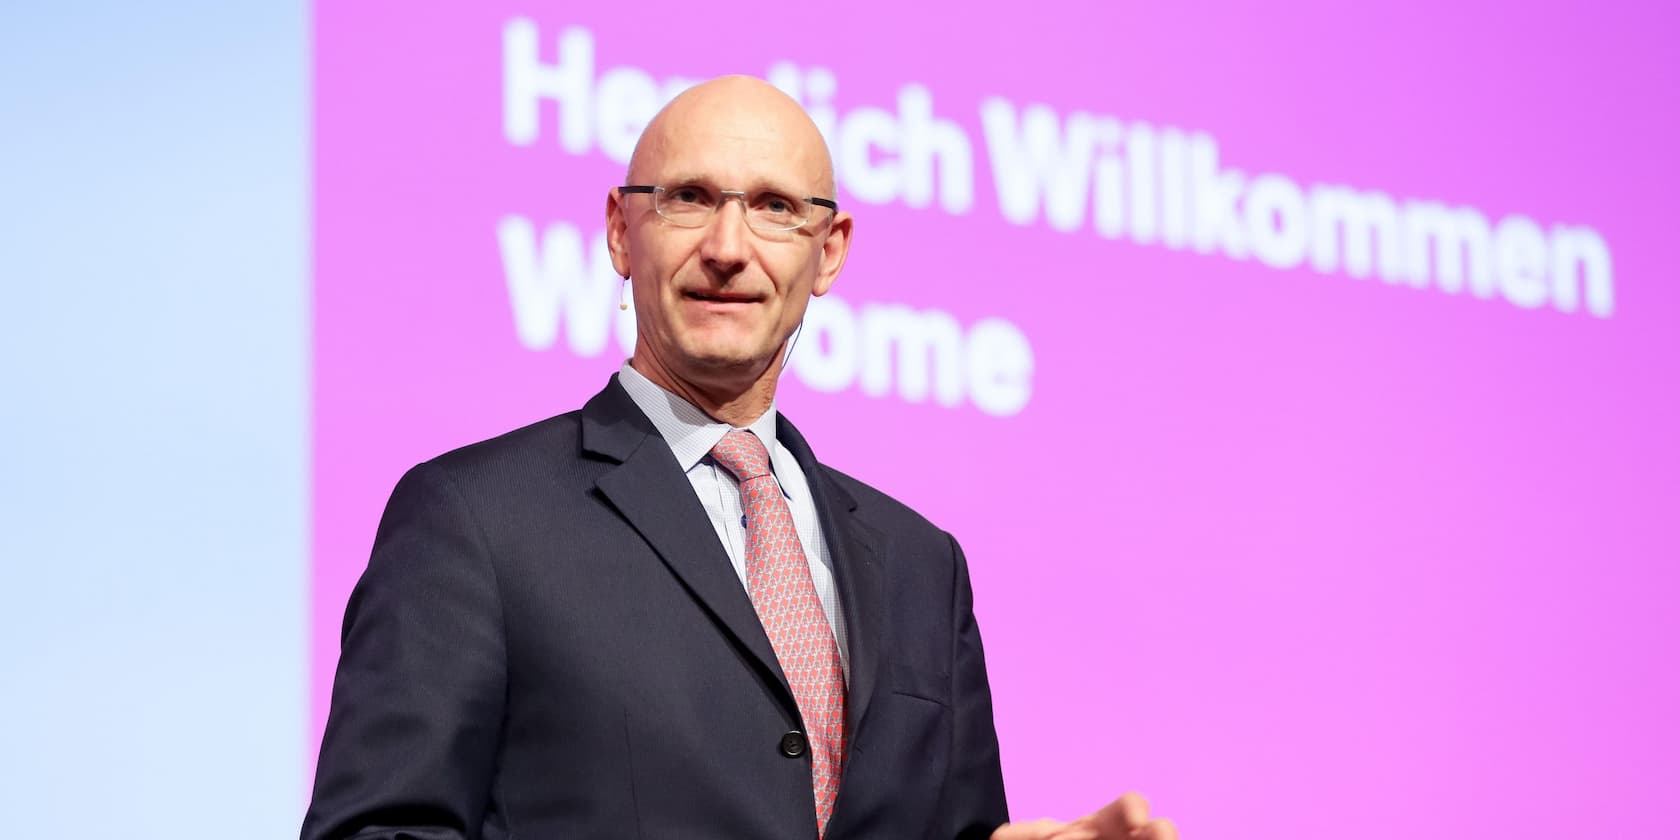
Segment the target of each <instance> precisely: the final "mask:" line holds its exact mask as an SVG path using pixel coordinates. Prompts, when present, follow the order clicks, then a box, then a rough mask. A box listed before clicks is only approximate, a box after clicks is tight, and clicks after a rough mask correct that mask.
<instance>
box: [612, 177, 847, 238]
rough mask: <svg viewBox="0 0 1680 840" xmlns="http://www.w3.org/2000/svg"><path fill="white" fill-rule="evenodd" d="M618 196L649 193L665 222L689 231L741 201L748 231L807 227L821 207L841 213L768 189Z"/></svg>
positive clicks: (826, 202)
mask: <svg viewBox="0 0 1680 840" xmlns="http://www.w3.org/2000/svg"><path fill="white" fill-rule="evenodd" d="M618 192H619V194H620V195H628V194H632V193H647V194H649V195H651V196H653V209H654V211H655V212H657V213H658V214H659V215H660V216H661V217H663V218H664V219H665V221H667V222H670V223H671V224H673V225H676V226H678V227H687V228H696V227H704V226H705V225H706V223H708V222H710V221H711V220H712V217H713V216H715V215H717V212H718V210H719V209H720V208H722V207H723V204H724V202H726V201H729V200H730V199H739V200H740V202H741V207H742V209H744V210H745V211H746V215H747V227H750V228H752V229H753V230H758V231H766V232H781V231H789V230H797V229H799V228H801V227H804V226H805V223H806V222H809V221H811V216H812V215H813V214H814V213H816V208H818V207H827V208H828V209H829V210H830V211H831V212H835V213H838V212H839V211H840V205H839V204H836V203H835V202H834V200H833V199H828V198H816V197H814V196H807V197H805V198H792V197H789V196H786V195H783V194H781V193H778V192H776V191H775V190H768V189H760V190H754V191H752V192H746V191H743V190H718V189H713V188H711V187H708V186H706V185H705V184H672V185H668V186H651V185H646V184H626V185H624V186H622V187H619V188H618Z"/></svg>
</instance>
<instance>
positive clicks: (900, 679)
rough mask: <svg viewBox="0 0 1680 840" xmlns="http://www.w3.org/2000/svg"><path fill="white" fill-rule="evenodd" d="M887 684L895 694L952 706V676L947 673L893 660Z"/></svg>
mask: <svg viewBox="0 0 1680 840" xmlns="http://www.w3.org/2000/svg"><path fill="white" fill-rule="evenodd" d="M887 685H888V687H890V688H891V689H892V692H893V693H894V694H902V695H905V696H906V697H916V698H920V699H922V700H926V701H928V702H930V703H938V704H939V705H941V706H944V707H945V708H947V709H949V708H950V707H951V678H950V676H948V675H946V674H941V673H938V672H935V671H928V670H924V669H921V668H917V667H914V666H911V665H904V664H902V663H898V662H892V663H889V664H888V666H887Z"/></svg>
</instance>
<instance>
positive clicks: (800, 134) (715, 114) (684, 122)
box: [628, 76, 834, 197]
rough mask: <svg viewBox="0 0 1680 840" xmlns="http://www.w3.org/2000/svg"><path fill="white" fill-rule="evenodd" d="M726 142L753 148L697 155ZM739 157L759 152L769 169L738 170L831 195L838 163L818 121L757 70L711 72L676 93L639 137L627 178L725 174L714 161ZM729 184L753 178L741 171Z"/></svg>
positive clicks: (631, 180)
mask: <svg viewBox="0 0 1680 840" xmlns="http://www.w3.org/2000/svg"><path fill="white" fill-rule="evenodd" d="M724 150H727V151H730V152H736V153H739V152H747V153H748V154H746V155H737V154H729V155H724V156H723V158H724V160H721V161H720V160H719V158H718V157H717V156H715V155H712V156H709V157H711V159H710V160H700V159H698V158H699V157H701V156H702V155H704V153H706V152H707V151H724ZM736 157H740V158H741V159H742V160H752V159H756V160H757V161H758V162H759V163H760V164H761V167H760V169H761V170H764V171H760V172H757V173H746V172H742V173H739V174H740V176H742V177H745V176H747V175H749V174H751V175H753V176H756V178H757V179H758V180H760V181H763V182H765V183H778V184H784V185H786V186H790V187H798V188H800V189H802V190H805V192H803V193H801V194H802V195H815V196H823V197H833V195H834V165H833V163H832V162H831V160H830V158H829V155H828V146H827V145H826V144H825V143H824V142H823V138H822V133H821V132H820V131H818V130H817V125H816V123H814V122H812V121H811V118H810V117H809V116H808V115H806V113H805V110H804V109H803V108H801V107H800V106H799V103H798V102H796V101H794V100H793V98H792V97H790V96H788V95H787V94H785V93H783V92H781V91H780V90H778V89H776V88H775V87H774V86H772V85H771V84H770V83H769V82H766V81H764V80H763V79H757V78H754V77H752V76H723V77H721V78H717V79H712V80H711V81H707V82H702V83H700V84H698V85H695V86H694V87H691V88H689V89H688V90H685V91H683V92H682V93H681V94H678V96H677V97H676V98H675V99H673V100H671V102H670V104H668V105H666V106H665V107H664V108H663V109H662V110H660V112H659V113H658V114H656V115H654V118H653V120H652V121H651V122H649V123H648V126H647V128H646V129H644V130H643V131H642V136H641V139H639V140H638V141H636V151H635V152H634V154H632V155H631V157H630V174H629V177H628V183H632V184H645V183H659V182H663V181H668V180H671V179H672V178H681V177H686V176H688V175H693V174H714V175H721V174H722V173H716V172H715V171H714V170H715V167H716V166H717V165H719V164H720V163H722V162H727V160H728V159H730V158H736ZM673 169H675V170H678V171H672V170H673ZM771 169H774V170H776V171H769V170H771ZM690 170H693V171H690ZM727 186H731V187H732V188H743V187H747V186H750V185H749V184H747V183H745V182H741V181H739V180H738V179H737V181H736V183H733V184H730V185H727Z"/></svg>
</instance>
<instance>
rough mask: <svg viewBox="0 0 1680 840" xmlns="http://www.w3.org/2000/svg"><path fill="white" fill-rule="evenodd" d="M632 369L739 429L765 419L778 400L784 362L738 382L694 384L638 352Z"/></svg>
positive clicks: (648, 354)
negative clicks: (763, 417)
mask: <svg viewBox="0 0 1680 840" xmlns="http://www.w3.org/2000/svg"><path fill="white" fill-rule="evenodd" d="M630 367H632V368H634V369H635V371H636V372H637V373H639V374H641V375H643V376H645V377H647V378H648V381H649V382H652V383H653V384H655V385H658V386H659V387H661V388H664V389H665V390H667V391H669V392H671V393H673V394H676V395H677V396H679V397H682V398H683V399H685V400H687V401H688V402H689V404H690V405H693V406H694V407H695V408H698V409H700V410H701V411H703V412H705V413H706V416H708V417H711V418H712V419H714V420H716V421H718V422H719V423H728V424H729V425H731V426H734V427H736V428H743V427H745V426H748V425H750V424H751V423H752V422H753V421H754V420H757V419H758V418H760V417H762V416H764V412H766V411H769V410H770V406H771V405H772V404H773V403H774V402H775V399H776V380H777V378H778V375H779V374H780V373H781V358H780V354H777V356H776V358H773V359H772V360H771V361H770V364H769V365H768V366H766V367H765V368H764V369H763V370H762V371H760V372H759V373H758V375H757V376H753V377H751V378H747V377H743V378H742V379H741V380H740V381H738V382H731V381H729V380H727V379H725V380H723V381H719V382H695V381H691V380H689V379H685V378H684V377H681V376H677V375H676V374H675V373H674V372H672V371H671V370H670V369H669V368H667V367H666V366H665V365H662V364H660V363H659V360H658V359H656V358H655V357H654V356H653V355H652V354H650V353H646V352H642V351H641V349H640V348H638V352H637V353H636V355H634V356H632V357H631V358H630Z"/></svg>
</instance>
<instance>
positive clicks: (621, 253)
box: [607, 188, 630, 277]
mask: <svg viewBox="0 0 1680 840" xmlns="http://www.w3.org/2000/svg"><path fill="white" fill-rule="evenodd" d="M621 201H622V199H621V198H620V197H619V194H618V190H617V188H614V189H610V190H607V254H608V256H610V257H612V265H613V270H614V271H616V272H618V276H620V277H629V276H630V249H629V245H628V242H627V240H628V238H629V235H630V220H629V218H628V217H626V216H625V215H624V205H623V204H622V203H621Z"/></svg>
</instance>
